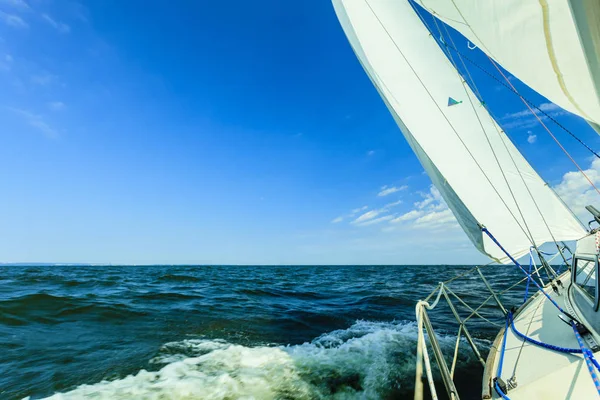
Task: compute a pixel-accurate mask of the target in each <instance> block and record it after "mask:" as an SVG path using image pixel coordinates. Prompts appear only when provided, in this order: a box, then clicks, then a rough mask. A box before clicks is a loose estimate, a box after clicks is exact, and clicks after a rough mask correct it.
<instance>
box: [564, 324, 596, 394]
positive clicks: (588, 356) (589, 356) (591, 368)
mask: <svg viewBox="0 0 600 400" xmlns="http://www.w3.org/2000/svg"><path fill="white" fill-rule="evenodd" d="M571 327H573V332H575V337H576V338H577V343H579V347H580V348H581V352H582V353H583V358H584V359H585V363H586V365H587V367H588V371H589V372H590V376H591V377H592V380H593V381H594V386H596V391H597V392H598V395H600V381H599V380H598V375H596V371H595V370H594V365H595V366H596V368H598V362H595V363H594V362H593V361H595V358H594V355H593V354H592V352H591V351H590V349H588V348H586V347H585V345H584V344H583V339H582V338H581V335H580V334H579V332H578V331H577V326H576V325H575V322H573V321H571ZM592 360H593V361H592Z"/></svg>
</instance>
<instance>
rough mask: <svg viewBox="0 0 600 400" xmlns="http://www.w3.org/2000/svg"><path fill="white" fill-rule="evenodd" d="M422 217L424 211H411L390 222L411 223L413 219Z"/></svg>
mask: <svg viewBox="0 0 600 400" xmlns="http://www.w3.org/2000/svg"><path fill="white" fill-rule="evenodd" d="M422 215H423V211H420V210H411V211H409V212H407V213H404V214H402V215H401V216H399V217H396V218H394V219H393V220H391V221H390V222H392V223H399V222H404V221H411V220H413V219H417V218H419V217H420V216H422Z"/></svg>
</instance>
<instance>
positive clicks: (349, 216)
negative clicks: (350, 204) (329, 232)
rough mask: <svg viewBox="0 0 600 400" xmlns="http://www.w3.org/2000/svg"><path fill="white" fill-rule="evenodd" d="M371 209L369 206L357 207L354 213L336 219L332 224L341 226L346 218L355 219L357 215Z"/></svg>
mask: <svg viewBox="0 0 600 400" xmlns="http://www.w3.org/2000/svg"><path fill="white" fill-rule="evenodd" d="M367 209H369V206H362V207H357V208H355V209H353V210H352V211H350V213H348V214H346V215H341V216H339V217H337V218H334V219H333V220H332V221H331V223H332V224H339V223H340V222H342V221H344V220H345V219H346V218H353V217H354V216H356V214H358V213H359V212H362V211H365V210H367Z"/></svg>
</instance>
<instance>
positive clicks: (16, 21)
mask: <svg viewBox="0 0 600 400" xmlns="http://www.w3.org/2000/svg"><path fill="white" fill-rule="evenodd" d="M0 21H2V22H4V23H5V24H6V25H8V26H11V27H13V28H20V29H24V28H29V24H28V23H27V22H25V21H24V20H23V18H21V17H19V16H18V15H14V14H9V13H6V12H4V11H0Z"/></svg>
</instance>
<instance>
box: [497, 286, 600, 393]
mask: <svg viewBox="0 0 600 400" xmlns="http://www.w3.org/2000/svg"><path fill="white" fill-rule="evenodd" d="M569 278H570V277H569V275H566V276H564V277H563V279H562V282H569ZM566 287H567V284H565V289H561V290H560V292H561V295H557V294H555V293H554V292H553V291H552V289H551V288H546V289H545V291H546V293H548V294H549V295H550V296H551V297H552V299H553V300H555V301H556V302H557V303H558V304H559V305H560V306H561V307H562V308H563V309H565V310H569V307H568V306H567V305H566V304H565V302H566V301H567V290H566ZM558 315H559V311H558V310H557V309H556V307H554V305H552V303H551V302H550V301H549V300H548V299H547V298H546V297H545V296H544V295H543V294H542V293H541V292H537V293H536V294H535V295H534V296H533V297H532V298H531V299H530V301H529V302H528V303H527V304H526V305H525V306H524V308H523V309H522V310H521V311H520V312H519V313H518V314H517V316H516V317H515V318H514V321H515V327H516V329H517V330H518V331H519V332H521V333H523V334H525V335H527V336H529V337H531V338H533V339H535V340H538V341H540V342H544V343H547V344H552V345H556V346H560V347H569V348H579V345H578V343H577V339H576V337H575V334H574V333H573V329H572V328H571V327H570V326H569V325H567V324H566V323H564V322H563V321H562V320H560V319H559V318H558ZM501 336H502V333H500V335H499V338H498V339H497V340H496V342H495V345H497V346H498V352H496V353H494V354H492V353H493V352H492V353H491V354H490V357H494V360H493V361H492V360H488V365H490V366H491V368H492V369H491V372H490V371H486V372H490V373H489V376H492V377H495V376H496V374H497V368H498V362H499V359H500V353H499V350H500V349H501V346H502V339H501ZM486 375H488V374H486ZM513 376H515V377H516V383H517V386H516V387H515V388H513V389H509V391H508V393H507V395H508V397H509V398H510V399H511V400H518V399H528V400H532V399H545V400H547V399H595V398H598V394H597V392H596V389H595V387H594V383H593V381H592V378H591V376H590V374H589V372H588V369H587V366H586V363H585V360H584V359H583V356H582V355H581V354H567V353H562V352H558V351H552V350H548V349H545V348H542V347H540V346H537V345H534V344H531V343H528V342H524V341H523V340H522V339H521V338H519V337H518V336H516V335H515V333H514V332H513V331H512V330H511V329H510V328H509V329H508V336H507V339H506V350H505V354H504V364H503V367H502V374H501V377H502V380H503V381H504V382H506V383H508V381H509V380H510V379H511V377H513ZM492 394H493V398H494V399H499V398H501V397H500V396H499V395H498V394H497V393H496V391H495V390H494V389H492Z"/></svg>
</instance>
